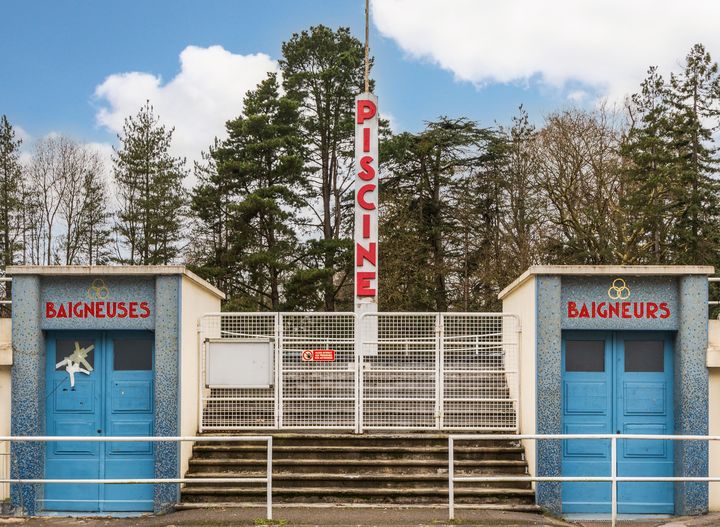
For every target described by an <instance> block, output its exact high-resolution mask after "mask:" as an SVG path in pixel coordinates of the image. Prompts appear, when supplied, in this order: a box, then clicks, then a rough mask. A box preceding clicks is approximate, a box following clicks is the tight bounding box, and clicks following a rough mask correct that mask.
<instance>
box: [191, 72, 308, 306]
mask: <svg viewBox="0 0 720 527" xmlns="http://www.w3.org/2000/svg"><path fill="white" fill-rule="evenodd" d="M227 131H228V139H227V140H225V141H222V142H221V143H218V144H216V146H215V147H213V148H212V149H211V152H210V157H211V163H210V165H209V168H208V167H205V170H204V171H200V173H199V176H200V184H199V185H198V186H197V187H196V188H195V190H194V192H193V196H192V210H193V211H194V212H195V213H196V214H197V215H198V219H199V220H200V224H199V230H204V229H207V230H209V231H210V232H211V233H212V235H211V237H210V238H211V240H212V241H213V243H212V245H211V250H210V251H207V252H205V253H202V254H201V255H200V258H199V259H198V260H197V261H196V265H197V270H198V271H199V272H200V273H201V274H202V275H203V276H205V277H207V278H208V279H211V280H213V281H215V283H217V284H218V285H219V286H220V287H222V286H225V287H226V288H228V289H229V290H228V292H229V293H231V295H232V297H233V301H234V302H236V303H237V305H239V306H243V307H245V308H247V309H253V310H257V309H260V310H264V309H268V310H275V311H277V310H278V309H280V305H281V302H282V298H281V297H282V291H281V289H282V285H283V283H284V282H285V281H286V280H287V279H288V276H289V275H290V274H292V273H293V272H294V271H295V270H296V269H297V267H298V261H299V258H298V252H299V248H298V245H299V242H298V240H297V233H296V228H295V226H296V224H297V222H298V211H299V210H300V209H301V207H302V205H303V200H302V197H301V196H302V194H303V192H305V191H306V187H307V180H306V178H305V174H304V172H303V161H302V160H303V143H302V140H301V138H300V135H299V115H298V105H297V103H296V102H295V101H294V100H293V99H291V98H289V97H287V96H282V97H281V96H280V95H279V86H278V82H277V78H276V76H275V75H274V74H272V75H270V76H269V77H268V78H267V79H266V80H265V81H263V82H262V83H260V85H258V87H257V89H256V90H254V91H251V92H248V94H247V96H246V98H245V103H244V108H243V115H242V116H240V117H238V118H237V119H234V120H232V121H229V122H228V123H227Z"/></svg>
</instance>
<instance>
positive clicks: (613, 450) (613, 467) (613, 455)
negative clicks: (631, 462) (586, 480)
mask: <svg viewBox="0 0 720 527" xmlns="http://www.w3.org/2000/svg"><path fill="white" fill-rule="evenodd" d="M610 477H611V478H612V482H611V484H610V487H611V490H610V492H611V493H612V496H611V505H610V522H611V524H612V527H615V521H616V520H617V436H616V435H613V436H612V438H611V439H610Z"/></svg>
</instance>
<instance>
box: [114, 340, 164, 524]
mask: <svg viewBox="0 0 720 527" xmlns="http://www.w3.org/2000/svg"><path fill="white" fill-rule="evenodd" d="M107 347H108V361H107V362H108V368H107V372H108V377H107V378H108V383H109V385H110V389H109V390H108V391H107V405H106V407H107V409H108V410H107V418H106V421H107V424H106V427H107V429H108V430H109V431H111V432H110V433H111V434H112V435H116V436H147V435H153V406H154V405H153V355H154V354H153V341H152V339H151V338H149V337H148V336H147V335H143V334H138V335H135V336H128V335H126V334H121V333H117V334H109V335H108V339H107ZM105 473H106V477H108V478H113V479H122V478H129V477H131V478H152V477H153V476H154V474H155V461H154V456H153V444H152V443H150V442H142V443H136V442H133V443H125V442H113V443H108V444H107V452H106V455H105ZM152 508H153V486H152V485H106V486H105V509H104V510H106V511H142V510H147V511H151V510H152Z"/></svg>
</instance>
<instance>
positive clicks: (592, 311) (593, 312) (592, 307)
mask: <svg viewBox="0 0 720 527" xmlns="http://www.w3.org/2000/svg"><path fill="white" fill-rule="evenodd" d="M596 315H597V307H596V306H595V302H593V303H592V304H590V316H591V317H592V318H595V316H596Z"/></svg>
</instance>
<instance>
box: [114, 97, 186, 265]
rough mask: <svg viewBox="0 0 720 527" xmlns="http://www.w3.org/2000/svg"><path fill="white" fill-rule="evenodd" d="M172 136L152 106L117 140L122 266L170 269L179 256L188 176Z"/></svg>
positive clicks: (128, 120) (128, 121) (127, 125)
mask: <svg viewBox="0 0 720 527" xmlns="http://www.w3.org/2000/svg"><path fill="white" fill-rule="evenodd" d="M172 135H173V129H167V128H166V127H165V126H164V125H162V124H161V123H160V118H159V117H157V116H156V115H155V112H154V110H153V107H152V105H151V104H150V102H149V101H148V102H147V103H146V104H145V105H144V106H143V107H142V108H141V109H140V111H139V112H138V113H137V115H135V116H130V117H128V118H126V119H125V124H124V126H123V132H122V134H120V135H119V136H118V139H119V140H120V143H121V147H120V148H119V149H117V150H116V151H115V156H114V158H113V164H114V176H115V182H116V184H117V187H118V190H119V197H120V200H121V205H120V210H119V211H118V213H117V232H118V235H119V237H120V241H121V243H122V245H123V246H124V247H125V250H126V253H125V254H123V255H122V256H121V257H120V258H119V260H120V261H121V262H122V263H127V264H131V265H133V264H137V265H155V264H168V263H171V262H173V261H174V260H175V259H176V258H177V257H178V255H179V253H180V246H179V243H180V241H181V240H182V237H183V232H182V222H183V218H184V209H185V202H186V197H185V190H184V188H183V180H184V179H185V175H186V172H185V168H184V163H185V162H184V160H183V159H179V158H176V157H172V156H171V155H170V145H171V143H172Z"/></svg>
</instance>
